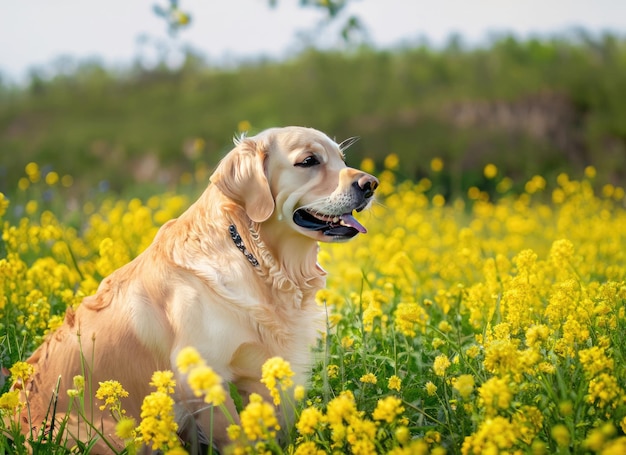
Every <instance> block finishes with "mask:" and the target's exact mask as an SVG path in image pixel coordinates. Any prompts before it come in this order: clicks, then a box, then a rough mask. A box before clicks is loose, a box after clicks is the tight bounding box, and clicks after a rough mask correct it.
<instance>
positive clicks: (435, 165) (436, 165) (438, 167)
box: [430, 158, 443, 172]
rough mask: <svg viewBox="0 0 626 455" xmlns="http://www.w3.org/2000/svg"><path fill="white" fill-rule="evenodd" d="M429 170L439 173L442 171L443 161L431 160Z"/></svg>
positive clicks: (439, 159) (438, 159)
mask: <svg viewBox="0 0 626 455" xmlns="http://www.w3.org/2000/svg"><path fill="white" fill-rule="evenodd" d="M430 168H431V169H432V170H433V171H434V172H441V171H442V170H443V160H442V159H441V158H433V159H432V160H430Z"/></svg>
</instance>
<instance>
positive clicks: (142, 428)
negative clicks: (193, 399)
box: [137, 391, 180, 451]
mask: <svg viewBox="0 0 626 455" xmlns="http://www.w3.org/2000/svg"><path fill="white" fill-rule="evenodd" d="M177 431H178V424H177V423H176V421H175V418H174V400H173V399H172V397H170V396H169V395H168V394H167V393H164V392H162V391H156V392H152V393H151V394H150V395H148V396H146V397H145V398H144V400H143V403H142V405H141V423H140V424H139V426H138V427H137V434H138V439H139V440H140V441H141V442H143V443H144V444H147V445H149V446H151V447H152V449H153V450H162V451H167V450H170V449H173V448H176V447H179V446H180V442H179V439H178V435H177Z"/></svg>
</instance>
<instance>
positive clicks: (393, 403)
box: [372, 396, 404, 423]
mask: <svg viewBox="0 0 626 455" xmlns="http://www.w3.org/2000/svg"><path fill="white" fill-rule="evenodd" d="M403 412H404V407H403V406H402V400H400V399H399V398H397V397H394V396H389V397H386V398H383V399H381V400H378V403H377V404H376V409H374V412H373V413H372V418H373V419H374V420H384V421H386V422H387V423H391V422H393V421H394V420H395V419H396V417H398V416H399V415H400V414H402V413H403Z"/></svg>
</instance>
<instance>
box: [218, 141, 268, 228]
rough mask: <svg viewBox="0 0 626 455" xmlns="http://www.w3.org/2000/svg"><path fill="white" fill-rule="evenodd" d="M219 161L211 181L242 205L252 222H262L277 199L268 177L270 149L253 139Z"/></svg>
mask: <svg viewBox="0 0 626 455" xmlns="http://www.w3.org/2000/svg"><path fill="white" fill-rule="evenodd" d="M235 144H236V146H235V148H234V149H233V150H231V151H230V152H229V153H228V154H227V155H226V156H225V157H224V158H223V159H222V161H220V163H219V165H218V166H217V169H215V172H214V173H213V175H212V176H211V182H212V183H213V184H214V185H217V187H218V188H219V189H220V190H221V191H222V193H224V194H225V195H226V196H228V197H229V198H231V199H233V200H234V201H235V202H237V203H238V204H240V205H241V206H242V207H243V208H244V209H245V211H246V214H247V215H248V216H249V217H250V219H251V220H252V221H255V222H257V223H261V222H263V221H265V220H267V219H268V218H269V217H270V216H271V215H272V213H273V212H274V198H273V197H272V192H271V190H270V185H269V182H268V181H267V175H266V174H265V159H266V157H267V150H266V149H265V148H264V147H263V146H261V144H257V143H256V142H255V141H254V140H253V139H241V140H240V141H237V142H236V143H235Z"/></svg>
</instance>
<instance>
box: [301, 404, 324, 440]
mask: <svg viewBox="0 0 626 455" xmlns="http://www.w3.org/2000/svg"><path fill="white" fill-rule="evenodd" d="M325 421H326V419H325V416H324V414H323V413H322V412H321V411H320V410H319V409H317V408H315V407H308V408H305V409H303V410H302V412H301V413H300V418H299V419H298V422H297V423H296V429H297V430H298V433H300V434H301V435H303V436H310V435H312V434H313V433H314V432H315V430H316V428H317V427H318V426H319V425H321V424H323V423H324V422H325Z"/></svg>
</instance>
